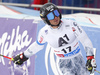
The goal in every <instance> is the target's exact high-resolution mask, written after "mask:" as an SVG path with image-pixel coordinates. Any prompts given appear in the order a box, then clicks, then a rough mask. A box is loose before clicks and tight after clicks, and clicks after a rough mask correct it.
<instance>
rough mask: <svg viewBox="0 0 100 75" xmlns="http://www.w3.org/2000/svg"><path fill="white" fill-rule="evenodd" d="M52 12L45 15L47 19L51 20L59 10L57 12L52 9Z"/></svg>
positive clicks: (57, 14)
mask: <svg viewBox="0 0 100 75" xmlns="http://www.w3.org/2000/svg"><path fill="white" fill-rule="evenodd" d="M53 12H54V14H53ZM53 12H50V13H49V14H48V15H47V18H48V20H53V19H54V18H55V16H57V17H58V16H59V15H60V14H59V12H58V10H54V11H53Z"/></svg>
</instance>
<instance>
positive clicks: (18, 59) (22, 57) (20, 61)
mask: <svg viewBox="0 0 100 75" xmlns="http://www.w3.org/2000/svg"><path fill="white" fill-rule="evenodd" d="M13 59H14V60H13V62H14V63H15V64H17V65H22V64H23V62H24V61H26V60H28V58H27V57H26V56H25V55H24V53H22V54H19V55H17V56H16V57H14V58H13Z"/></svg>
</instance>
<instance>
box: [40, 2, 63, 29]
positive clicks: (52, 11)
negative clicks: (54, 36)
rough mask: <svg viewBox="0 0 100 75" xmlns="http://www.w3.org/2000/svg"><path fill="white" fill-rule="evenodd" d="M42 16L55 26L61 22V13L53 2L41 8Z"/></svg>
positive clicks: (45, 20) (46, 21)
mask: <svg viewBox="0 0 100 75" xmlns="http://www.w3.org/2000/svg"><path fill="white" fill-rule="evenodd" d="M40 17H41V18H42V20H43V21H44V22H45V23H47V24H48V25H50V26H52V27H55V26H59V24H60V23H61V18H62V16H61V13H60V11H59V9H58V7H57V6H56V5H54V4H53V3H46V4H44V5H43V6H42V7H41V9H40Z"/></svg>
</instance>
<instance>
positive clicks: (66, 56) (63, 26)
mask: <svg viewBox="0 0 100 75" xmlns="http://www.w3.org/2000/svg"><path fill="white" fill-rule="evenodd" d="M40 17H41V19H42V20H43V21H44V22H45V23H46V25H45V26H44V27H43V28H42V29H41V30H40V32H39V35H38V40H36V41H35V42H33V43H32V44H31V45H30V46H29V48H28V49H27V50H25V51H24V52H23V53H22V54H19V55H17V56H16V57H15V58H14V63H15V64H18V65H21V64H23V62H24V61H26V60H27V59H28V58H29V57H31V56H32V55H33V54H36V53H37V52H39V51H40V50H42V49H43V47H44V44H45V43H46V42H47V43H49V44H50V45H51V47H52V48H53V50H54V53H55V55H56V57H57V60H58V62H57V66H58V67H57V68H58V71H59V73H60V74H59V75H89V73H88V71H89V72H90V73H94V71H95V69H96V62H95V59H94V54H93V45H92V43H91V41H90V39H89V38H88V36H87V34H86V33H85V32H84V30H83V29H82V28H81V27H80V26H79V25H78V24H77V23H76V22H75V21H73V20H68V19H61V18H62V15H61V13H60V11H59V9H58V8H57V6H56V5H54V4H53V3H46V4H44V5H43V6H42V7H41V9H40ZM79 41H80V42H81V43H82V45H83V47H84V49H85V51H86V57H87V62H86V64H85V61H84V59H83V56H82V53H81V49H80V46H79Z"/></svg>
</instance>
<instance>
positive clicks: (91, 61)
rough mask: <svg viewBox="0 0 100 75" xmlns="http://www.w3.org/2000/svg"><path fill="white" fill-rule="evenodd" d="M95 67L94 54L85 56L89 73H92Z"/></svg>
mask: <svg viewBox="0 0 100 75" xmlns="http://www.w3.org/2000/svg"><path fill="white" fill-rule="evenodd" d="M96 67H97V65H96V61H95V59H94V56H87V62H86V68H87V70H88V71H89V72H90V74H92V73H94V71H95V70H96Z"/></svg>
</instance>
